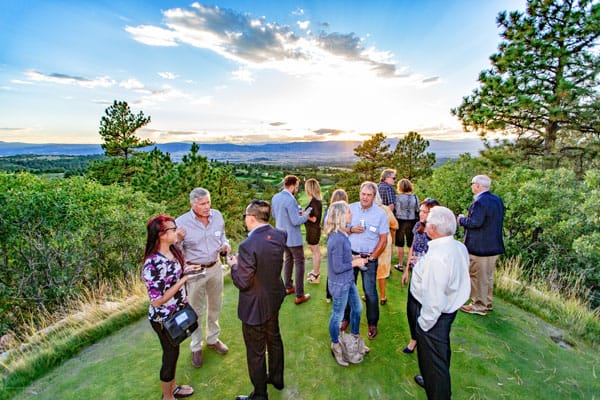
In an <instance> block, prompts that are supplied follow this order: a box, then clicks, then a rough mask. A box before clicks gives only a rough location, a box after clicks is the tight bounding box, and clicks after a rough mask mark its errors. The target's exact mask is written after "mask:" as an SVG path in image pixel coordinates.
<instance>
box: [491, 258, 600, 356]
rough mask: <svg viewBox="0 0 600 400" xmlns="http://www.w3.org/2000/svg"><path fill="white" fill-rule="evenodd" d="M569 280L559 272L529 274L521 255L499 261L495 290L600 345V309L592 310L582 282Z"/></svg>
mask: <svg viewBox="0 0 600 400" xmlns="http://www.w3.org/2000/svg"><path fill="white" fill-rule="evenodd" d="M567 281H570V282H573V280H569V279H566V278H561V277H560V276H559V275H558V274H552V275H551V276H546V277H542V276H533V277H529V276H528V274H527V273H526V270H525V266H524V264H523V262H522V260H521V258H520V257H516V258H511V259H505V260H502V261H500V262H499V265H498V268H497V270H496V277H495V293H496V295H498V296H500V297H502V298H503V299H504V300H506V301H508V302H511V303H513V304H515V305H517V306H519V307H520V308H522V309H524V310H526V311H529V312H531V313H533V314H535V315H537V316H539V317H541V318H543V319H545V320H546V321H548V322H550V323H552V324H555V325H557V326H559V327H561V328H563V329H565V330H566V331H567V332H568V334H569V335H572V336H573V337H576V338H580V339H583V340H585V341H587V342H589V343H590V344H591V345H592V346H594V347H597V346H598V344H600V309H599V308H596V309H595V310H592V309H590V304H589V302H587V301H585V300H583V299H585V298H588V296H587V294H588V293H587V292H586V291H585V290H582V288H581V285H578V284H575V285H572V286H568V285H566V284H565V282H567ZM577 282H578V281H577ZM566 339H567V340H568V338H566Z"/></svg>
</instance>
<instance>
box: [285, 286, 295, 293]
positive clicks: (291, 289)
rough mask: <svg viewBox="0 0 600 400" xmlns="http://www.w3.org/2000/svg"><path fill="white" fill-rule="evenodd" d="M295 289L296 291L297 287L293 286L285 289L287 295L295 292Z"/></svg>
mask: <svg viewBox="0 0 600 400" xmlns="http://www.w3.org/2000/svg"><path fill="white" fill-rule="evenodd" d="M295 291H296V288H295V287H293V286H292V287H291V288H287V289H285V294H286V295H287V294H292V293H294V292H295Z"/></svg>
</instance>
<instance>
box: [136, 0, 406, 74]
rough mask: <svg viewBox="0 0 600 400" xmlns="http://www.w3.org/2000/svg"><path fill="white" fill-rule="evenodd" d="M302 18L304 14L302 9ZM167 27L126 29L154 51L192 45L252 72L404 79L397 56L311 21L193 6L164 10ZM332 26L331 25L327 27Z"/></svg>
mask: <svg viewBox="0 0 600 400" xmlns="http://www.w3.org/2000/svg"><path fill="white" fill-rule="evenodd" d="M296 14H298V15H303V14H304V12H303V11H302V10H301V9H298V10H296ZM163 15H164V18H165V23H164V24H165V26H166V27H160V26H153V25H139V26H137V27H130V26H128V27H126V31H127V32H129V33H130V34H131V35H132V37H133V39H134V40H137V41H139V42H141V43H144V44H147V45H152V46H177V45H179V44H187V45H190V46H193V47H197V48H201V49H206V50H210V51H213V52H215V53H217V54H219V55H221V56H223V57H225V58H227V59H229V60H233V61H235V62H237V63H239V64H241V65H244V66H245V67H247V68H253V69H272V70H278V71H283V72H285V73H288V74H292V75H298V74H307V73H314V72H316V73H318V74H322V73H323V69H324V68H329V70H330V71H329V72H330V73H337V71H339V70H341V69H347V70H349V71H352V70H353V71H355V72H357V73H360V74H367V75H370V76H376V77H379V78H402V77H403V75H402V74H400V71H401V70H402V68H401V67H398V66H397V65H396V63H395V62H394V60H393V54H391V53H389V52H386V51H379V50H377V49H375V48H373V47H371V48H367V47H365V43H364V39H362V38H360V37H358V36H356V35H355V34H354V33H338V32H332V33H328V32H325V31H321V33H319V35H318V36H315V35H313V34H312V33H311V32H310V31H308V30H307V29H308V26H309V24H310V22H309V21H308V20H303V21H298V22H297V24H298V27H299V29H298V30H295V29H294V28H293V27H292V26H289V25H280V24H278V23H276V22H271V21H268V20H266V18H265V17H260V18H256V17H252V16H250V15H248V14H243V13H239V12H236V11H234V10H230V9H222V8H219V7H217V6H205V5H202V4H200V3H193V4H192V9H183V8H172V9H168V10H165V11H163ZM322 26H323V27H326V26H327V25H326V24H323V25H322Z"/></svg>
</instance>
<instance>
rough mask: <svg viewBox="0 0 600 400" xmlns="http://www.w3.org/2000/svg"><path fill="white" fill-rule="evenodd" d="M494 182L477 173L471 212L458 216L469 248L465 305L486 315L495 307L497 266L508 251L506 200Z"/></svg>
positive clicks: (468, 310)
mask: <svg viewBox="0 0 600 400" xmlns="http://www.w3.org/2000/svg"><path fill="white" fill-rule="evenodd" d="M491 185H492V180H491V179H490V178H489V177H488V176H486V175H477V176H475V177H474V178H473V179H472V180H471V191H472V192H473V194H474V201H473V203H472V204H471V205H470V206H469V214H468V216H466V217H465V216H464V215H462V214H461V215H459V216H458V218H457V223H458V225H461V226H463V227H464V228H465V246H466V247H467V250H469V261H470V265H469V274H470V276H471V304H468V305H465V306H462V307H461V310H462V311H464V312H466V313H469V314H478V315H486V314H487V312H488V311H492V310H493V307H492V300H493V290H494V269H495V268H496V260H497V259H498V255H500V254H502V253H504V241H503V239H502V223H503V221H504V204H503V203H502V200H501V199H500V197H498V196H496V195H494V194H492V193H490V186H491Z"/></svg>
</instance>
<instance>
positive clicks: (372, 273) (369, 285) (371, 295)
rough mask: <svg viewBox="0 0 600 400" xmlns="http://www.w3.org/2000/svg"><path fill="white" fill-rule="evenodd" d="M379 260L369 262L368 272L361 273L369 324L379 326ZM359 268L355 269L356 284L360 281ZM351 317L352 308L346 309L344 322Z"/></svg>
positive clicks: (367, 265)
mask: <svg viewBox="0 0 600 400" xmlns="http://www.w3.org/2000/svg"><path fill="white" fill-rule="evenodd" d="M378 265H379V264H378V263H377V260H373V261H369V262H368V263H366V264H365V267H367V270H366V271H360V273H361V275H362V287H363V291H364V292H365V297H366V299H367V301H366V303H367V324H368V325H369V326H377V323H378V322H379V296H378V294H377V266H378ZM358 271H359V269H358V268H354V282H356V280H357V279H358ZM349 317H350V307H346V312H345V313H344V320H346V321H348V319H349Z"/></svg>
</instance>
